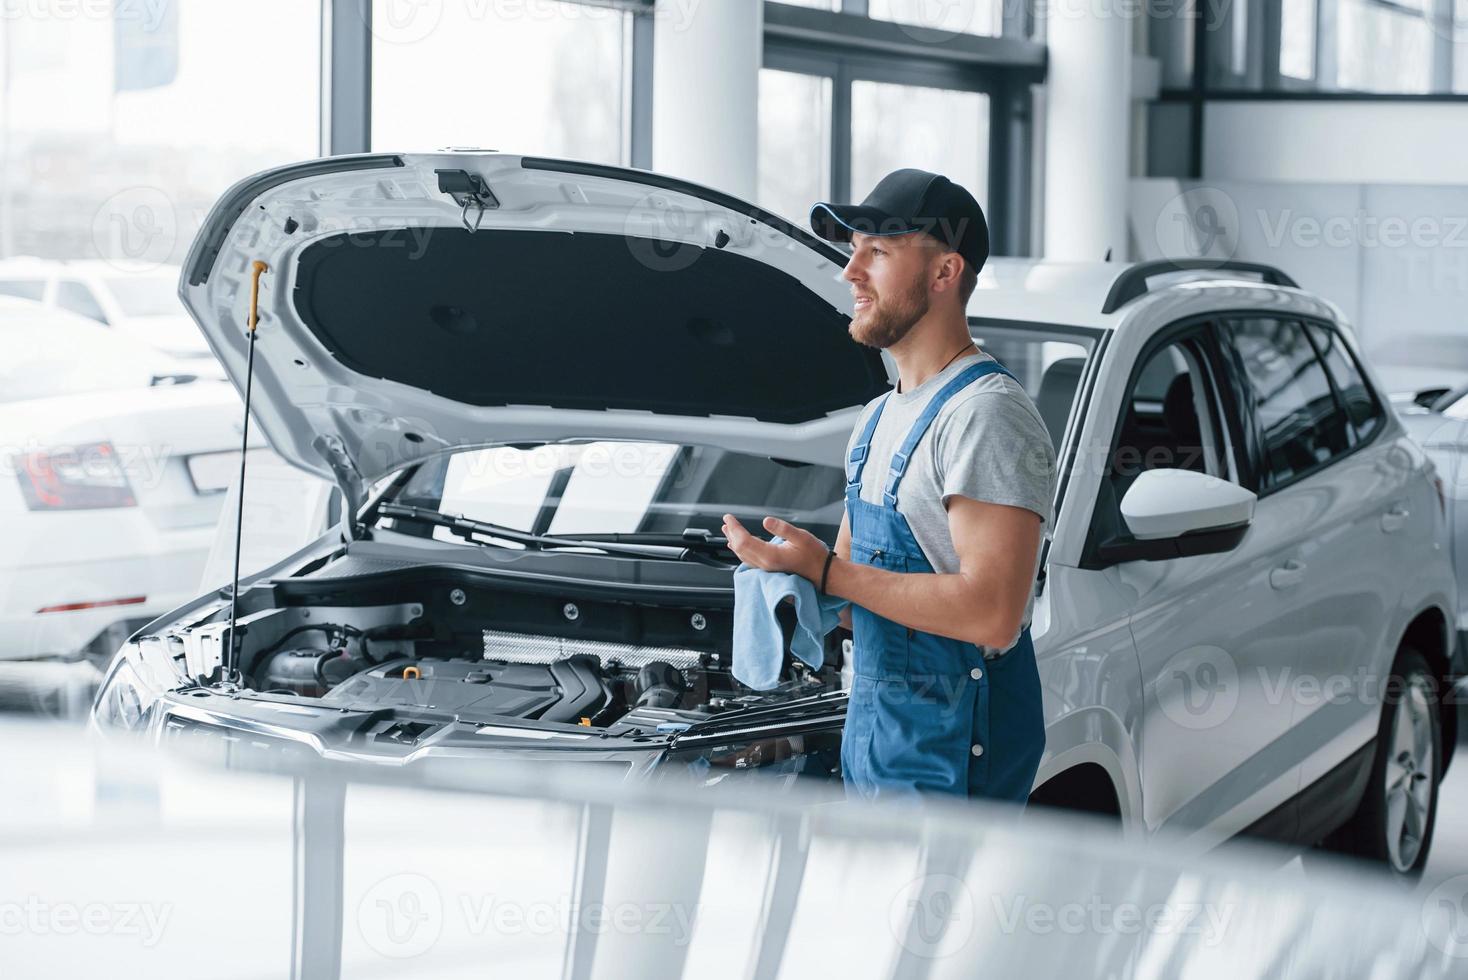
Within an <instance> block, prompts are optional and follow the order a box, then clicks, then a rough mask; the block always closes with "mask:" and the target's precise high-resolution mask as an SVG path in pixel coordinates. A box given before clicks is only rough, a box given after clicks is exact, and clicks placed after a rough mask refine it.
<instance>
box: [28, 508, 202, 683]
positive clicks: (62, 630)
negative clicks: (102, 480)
mask: <svg viewBox="0 0 1468 980" xmlns="http://www.w3.org/2000/svg"><path fill="white" fill-rule="evenodd" d="M213 540H214V528H213V527H212V526H210V527H200V528H190V529H187V530H184V531H168V532H163V533H155V534H154V535H153V536H152V540H151V541H149V542H147V543H148V544H149V545H151V546H150V547H144V548H140V549H139V550H138V551H136V552H135V553H133V554H129V555H125V556H116V555H114V556H108V557H103V558H90V559H87V560H83V559H75V560H70V561H68V560H65V559H64V558H60V556H57V560H51V561H46V562H39V561H36V560H35V559H36V558H37V557H39V556H37V555H36V554H35V553H34V552H32V553H30V554H28V555H23V556H20V563H18V564H8V565H7V566H0V583H3V586H4V587H3V588H0V661H6V660H29V659H35V658H39V657H51V656H70V655H72V654H75V653H77V652H78V651H80V650H82V649H83V648H84V647H86V646H87V644H88V643H90V642H91V641H92V640H93V638H95V637H96V636H97V635H98V634H99V633H101V632H103V631H104V630H106V629H108V628H109V627H111V626H113V625H114V624H117V623H121V622H125V621H127V620H137V619H144V620H146V619H153V618H155V617H157V616H160V615H162V614H163V613H165V612H167V611H168V610H170V609H173V608H175V607H177V606H179V605H182V604H183V603H185V602H187V601H188V600H190V599H192V598H194V597H195V595H197V593H198V591H199V581H200V578H201V577H202V575H203V572H204V564H205V562H206V560H207V559H208V556H209V548H210V545H211V544H212V542H213ZM99 550H100V549H99ZM28 560H29V561H30V562H31V563H29V564H27V563H26V562H27V561H28ZM135 598H141V599H142V600H143V601H141V602H132V603H129V604H126V605H107V606H99V607H95V608H84V609H75V610H66V611H59V612H46V613H43V612H40V610H41V609H45V608H48V607H52V606H61V605H69V604H76V603H97V602H109V601H116V600H124V599H135Z"/></svg>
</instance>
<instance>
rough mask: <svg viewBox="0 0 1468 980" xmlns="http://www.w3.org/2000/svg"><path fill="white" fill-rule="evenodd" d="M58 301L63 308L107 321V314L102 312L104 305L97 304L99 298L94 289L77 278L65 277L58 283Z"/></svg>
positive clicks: (101, 321) (97, 319)
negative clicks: (93, 291)
mask: <svg viewBox="0 0 1468 980" xmlns="http://www.w3.org/2000/svg"><path fill="white" fill-rule="evenodd" d="M56 303H57V305H59V306H60V307H61V308H62V309H65V310H70V311H71V312H73V313H80V314H81V315H82V316H84V317H86V318H87V319H89V320H96V321H97V322H98V323H106V322H107V314H105V313H103V312H102V307H101V306H99V305H98V304H97V298H96V297H95V296H93V295H92V291H91V290H90V289H88V288H87V287H86V286H85V285H84V284H83V283H80V282H77V281H76V280H75V279H63V280H61V282H60V283H58V284H57V286H56Z"/></svg>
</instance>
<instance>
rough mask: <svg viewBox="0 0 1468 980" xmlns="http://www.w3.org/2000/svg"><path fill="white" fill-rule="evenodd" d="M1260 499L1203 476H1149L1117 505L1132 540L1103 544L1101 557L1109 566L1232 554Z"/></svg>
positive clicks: (1161, 472) (1165, 472)
mask: <svg viewBox="0 0 1468 980" xmlns="http://www.w3.org/2000/svg"><path fill="white" fill-rule="evenodd" d="M1258 499H1259V498H1258V496H1256V495H1255V494H1253V493H1251V492H1250V491H1248V490H1245V489H1244V488H1243V487H1241V486H1239V485H1238V484H1235V483H1230V482H1228V481H1227V480H1220V479H1219V478H1218V477H1215V476H1209V475H1207V474H1206V473H1195V472H1194V471H1192V470H1177V469H1155V470H1147V471H1146V472H1145V473H1142V474H1141V475H1140V476H1138V477H1137V478H1136V480H1135V481H1133V483H1132V485H1131V487H1130V488H1129V489H1128V490H1127V492H1126V496H1124V497H1123V498H1122V500H1121V516H1122V520H1124V521H1126V526H1127V530H1129V531H1130V532H1131V534H1132V537H1133V538H1135V539H1136V540H1134V541H1111V542H1107V543H1105V544H1103V545H1102V546H1101V549H1100V557H1101V558H1102V559H1103V560H1104V561H1106V562H1107V563H1108V564H1110V563H1115V562H1122V561H1160V560H1163V559H1167V558H1182V557H1186V556H1189V555H1208V554H1216V553H1218V552H1223V551H1231V550H1233V549H1234V548H1236V547H1237V546H1238V544H1239V542H1240V541H1242V540H1243V539H1244V534H1245V533H1246V532H1247V531H1248V530H1249V522H1250V521H1252V520H1253V519H1254V504H1255V503H1256V502H1257V501H1258Z"/></svg>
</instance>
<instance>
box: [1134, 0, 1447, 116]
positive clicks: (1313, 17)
mask: <svg viewBox="0 0 1468 980" xmlns="http://www.w3.org/2000/svg"><path fill="white" fill-rule="evenodd" d="M1198 2H1201V0H1198ZM1195 9H1197V7H1196V3H1191V4H1190V3H1180V4H1171V3H1168V2H1166V0H1153V2H1152V4H1151V6H1150V7H1149V11H1150V16H1149V18H1148V29H1149V50H1150V51H1151V53H1152V54H1153V55H1154V56H1156V57H1158V58H1159V59H1161V61H1162V65H1163V80H1164V87H1166V88H1170V89H1174V90H1180V89H1185V88H1188V87H1189V86H1190V85H1191V83H1192V59H1193V55H1194V46H1193V36H1192V35H1193V32H1192V30H1191V29H1190V25H1191V24H1193V23H1195V22H1197V21H1198V18H1197V17H1196V16H1195V15H1194V10H1195ZM1203 11H1204V12H1203V14H1202V19H1201V22H1202V23H1203V25H1204V29H1205V30H1206V32H1207V38H1206V43H1205V49H1206V52H1205V54H1206V59H1207V60H1206V67H1205V87H1206V88H1207V89H1208V90H1209V91H1210V92H1226V93H1238V92H1280V93H1291V94H1294V93H1310V92H1321V93H1334V94H1341V95H1351V94H1356V93H1361V94H1385V95H1426V94H1453V93H1468V43H1465V42H1468V2H1465V0H1276V2H1265V0H1238V2H1236V3H1230V4H1211V3H1209V4H1204V6H1203Z"/></svg>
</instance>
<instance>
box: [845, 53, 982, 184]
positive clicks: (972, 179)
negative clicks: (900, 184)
mask: <svg viewBox="0 0 1468 980" xmlns="http://www.w3.org/2000/svg"><path fill="white" fill-rule="evenodd" d="M898 131H900V132H901V133H902V140H901V141H900V142H899V141H897V140H894V139H892V134H893V133H894V132H898ZM988 151H989V97H988V96H987V95H983V94H981V93H979V92H959V91H954V90H951V89H938V88H921V87H918V86H914V85H889V84H885V83H882V82H867V81H855V82H852V83H851V190H852V196H853V199H859V198H861V197H864V196H866V194H867V193H868V192H869V191H870V190H871V189H872V188H873V187H875V186H876V183H877V181H879V180H881V179H882V177H883V176H884V175H886V174H887V173H890V172H891V171H893V170H896V169H898V168H899V167H918V168H920V169H923V170H931V171H933V172H934V173H940V174H943V175H945V176H947V177H948V178H949V179H951V180H954V181H957V182H958V183H960V184H962V185H963V186H965V187H967V188H968V189H969V190H970V191H972V192H973V195H974V197H975V198H977V199H978V202H979V204H980V205H981V206H982V207H985V208H987V207H988V203H989V201H988V199H989V152H988Z"/></svg>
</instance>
